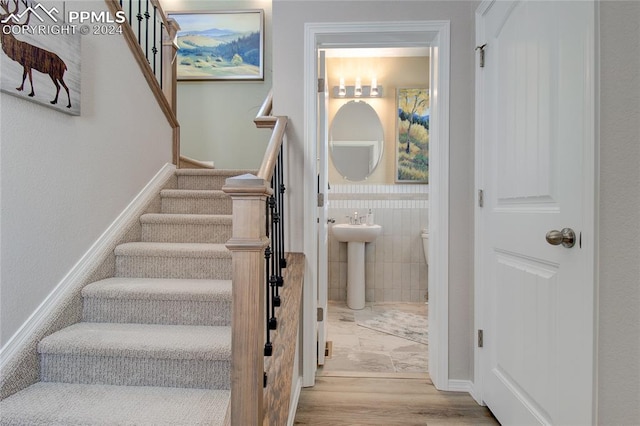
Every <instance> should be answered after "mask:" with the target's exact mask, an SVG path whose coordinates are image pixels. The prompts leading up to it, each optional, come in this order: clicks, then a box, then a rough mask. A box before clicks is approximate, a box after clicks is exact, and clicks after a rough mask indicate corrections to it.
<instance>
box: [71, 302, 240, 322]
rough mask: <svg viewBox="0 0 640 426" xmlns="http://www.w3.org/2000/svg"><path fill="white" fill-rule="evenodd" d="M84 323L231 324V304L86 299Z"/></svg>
mask: <svg viewBox="0 0 640 426" xmlns="http://www.w3.org/2000/svg"><path fill="white" fill-rule="evenodd" d="M83 320H84V321H86V322H109V323H135V324H166V325H211V326H228V325H231V301H230V300H220V301H215V302H214V301H206V302H203V301H189V300H173V301H170V300H139V299H138V300H132V299H106V298H97V297H91V298H85V299H84V302H83Z"/></svg>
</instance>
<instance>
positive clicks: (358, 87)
mask: <svg viewBox="0 0 640 426" xmlns="http://www.w3.org/2000/svg"><path fill="white" fill-rule="evenodd" d="M353 94H354V95H355V96H362V82H361V81H360V77H358V78H356V87H355V90H354V93H353Z"/></svg>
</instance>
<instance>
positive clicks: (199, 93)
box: [161, 0, 272, 168]
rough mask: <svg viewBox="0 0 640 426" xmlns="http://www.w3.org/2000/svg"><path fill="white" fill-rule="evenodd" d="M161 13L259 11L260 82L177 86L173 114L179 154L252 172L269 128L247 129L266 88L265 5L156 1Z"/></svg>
mask: <svg viewBox="0 0 640 426" xmlns="http://www.w3.org/2000/svg"><path fill="white" fill-rule="evenodd" d="M161 3H162V7H163V9H164V10H165V12H167V13H170V12H178V11H216V10H244V9H263V10H264V18H265V19H264V21H265V22H264V26H265V47H264V62H265V64H264V81H180V82H178V89H177V90H178V92H177V102H178V105H177V109H178V121H179V122H180V135H181V136H180V151H181V154H182V155H186V156H187V157H191V158H194V159H196V160H200V161H213V162H214V163H215V166H216V167H217V168H258V167H260V163H261V162H262V158H263V157H264V151H265V148H266V146H267V143H268V142H269V137H270V136H271V132H270V131H269V129H257V128H256V127H255V126H254V124H253V119H254V118H255V117H256V114H257V113H258V110H259V109H260V106H261V105H262V102H263V101H264V98H265V97H266V95H267V93H268V92H269V90H270V89H271V75H272V62H271V52H272V49H271V45H272V43H271V1H270V0H246V1H245V0H218V1H210V0H161Z"/></svg>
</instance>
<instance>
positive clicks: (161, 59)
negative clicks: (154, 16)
mask: <svg viewBox="0 0 640 426" xmlns="http://www.w3.org/2000/svg"><path fill="white" fill-rule="evenodd" d="M163 36H164V22H160V88H161V89H162V83H163V81H162V80H164V79H163V78H162V76H163V75H164V74H163V69H162V68H163V64H162V61H163V60H164V58H163V57H164V49H163V48H162V37H163Z"/></svg>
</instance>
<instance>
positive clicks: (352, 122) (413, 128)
mask: <svg viewBox="0 0 640 426" xmlns="http://www.w3.org/2000/svg"><path fill="white" fill-rule="evenodd" d="M429 56H430V47H428V46H423V47H404V46H401V47H365V48H362V47H348V48H343V47H341V48H330V49H323V50H321V51H320V52H319V75H324V77H325V81H326V84H325V86H326V87H325V92H326V95H325V96H322V95H321V96H319V103H318V108H319V111H318V117H319V123H318V128H319V131H318V134H319V136H318V141H319V146H318V156H319V158H320V161H319V164H320V167H319V168H320V174H321V175H322V174H323V173H326V174H327V177H328V182H329V183H330V185H328V186H327V188H326V189H327V192H326V196H325V204H326V209H327V214H326V216H327V218H328V219H329V222H330V223H329V225H328V229H325V227H323V226H319V227H318V231H319V233H320V234H319V236H318V244H319V252H320V253H321V254H322V253H323V251H324V250H326V251H327V260H326V261H324V264H323V260H322V256H320V258H319V264H318V274H319V276H318V283H319V284H318V285H319V297H318V299H319V301H318V303H319V307H321V308H322V309H323V313H324V318H323V321H322V323H321V325H324V327H322V326H321V327H319V334H320V333H323V332H325V333H326V337H325V336H323V335H320V336H319V339H318V344H319V348H322V347H325V348H326V349H325V353H326V357H323V355H325V354H323V353H321V352H319V353H318V364H319V365H321V366H322V367H321V368H320V369H319V371H318V375H320V376H328V375H335V374H346V373H358V374H361V375H362V374H367V373H376V374H382V373H384V374H390V375H395V374H396V373H403V374H406V373H422V374H423V375H424V374H426V373H427V368H428V358H427V354H428V352H427V349H428V345H427V343H428V342H427V336H428V323H427V308H428V305H427V304H426V301H427V282H428V280H427V265H426V261H425V255H424V252H425V250H424V249H423V238H422V232H421V231H422V230H423V229H426V228H427V227H428V212H429V208H428V207H429V205H428V195H429V194H428V188H429V187H428V167H426V164H425V162H421V161H415V162H414V161H411V160H413V159H415V158H417V159H418V160H421V159H427V160H428V158H429V154H428V152H429V151H428V148H429V146H428V144H429V137H428V129H429V124H428V120H429V117H430V116H429V89H430V87H429V83H430V78H429V76H430V71H429V68H430V67H429ZM323 61H324V65H325V66H323ZM323 70H324V72H323ZM356 90H358V93H357V94H356ZM400 100H401V101H402V102H400ZM398 107H401V108H402V109H403V111H404V110H407V112H406V113H403V114H402V115H401V117H402V119H401V120H400V121H399V120H398V113H396V110H397V108H398ZM323 110H325V111H323ZM409 115H410V116H411V117H412V118H413V117H416V119H414V120H409V119H408V118H407V117H408V116H409ZM418 117H419V119H418ZM323 118H324V120H325V121H326V123H323V122H322V120H323ZM398 122H399V123H400V125H398ZM325 129H328V134H327V137H326V138H323V137H322V134H323V133H325ZM398 134H400V135H401V136H400V138H399V137H398ZM408 134H410V135H411V138H409V139H408V138H407V135H408ZM325 139H326V140H325ZM399 140H402V141H403V142H402V147H403V150H402V151H401V152H400V151H399V149H398V145H399V144H400V141H399ZM407 140H408V142H409V144H410V155H409V154H407V153H406V152H405V151H404V147H405V145H406V142H405V141H407ZM323 143H325V144H326V145H327V146H328V149H325V147H324V146H322V144H323ZM325 155H326V157H327V158H326V161H325V159H324V158H323V156H325ZM405 157H406V159H405ZM400 158H402V159H403V163H402V164H403V166H404V167H403V168H398V167H396V162H398V161H399V160H400ZM325 164H326V167H323V165H325ZM421 173H422V174H421ZM400 177H403V178H404V179H400ZM409 178H412V179H409ZM325 180H326V179H324V178H322V177H321V178H320V181H321V182H324V181H325ZM320 209H322V208H320ZM355 212H360V213H355ZM369 212H371V215H370V216H369V215H368V213H369ZM361 215H362V218H364V217H369V218H370V222H371V224H375V226H379V227H381V231H380V234H379V235H378V236H377V237H376V238H375V239H374V240H373V241H371V242H367V243H366V244H364V245H365V247H364V253H365V256H364V257H365V259H364V272H365V277H364V278H365V280H364V283H362V284H363V285H362V286H361V287H360V294H359V295H358V294H357V293H358V292H357V291H354V288H356V287H355V284H354V282H352V281H351V278H349V273H348V270H349V268H350V266H351V262H352V261H353V259H352V258H351V257H350V256H351V254H350V255H347V252H348V251H349V250H350V249H348V246H349V243H346V242H342V241H340V239H339V238H337V237H336V236H335V235H334V233H333V228H334V225H337V226H343V225H341V224H346V223H348V219H347V216H352V217H354V216H361ZM324 216H325V215H324V214H323V212H319V217H324ZM359 219H360V218H358V220H359ZM325 233H326V235H325ZM325 241H327V242H326V243H325V244H326V246H327V247H322V245H323V243H324V242H325ZM425 241H428V240H425ZM325 270H326V272H325ZM325 286H326V290H327V291H326V294H327V295H328V303H325V301H324V299H323V298H322V291H320V290H321V289H323V288H324V287H325ZM358 297H360V298H358ZM356 305H357V306H356ZM323 328H324V329H326V331H325V330H323ZM323 338H326V344H323Z"/></svg>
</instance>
